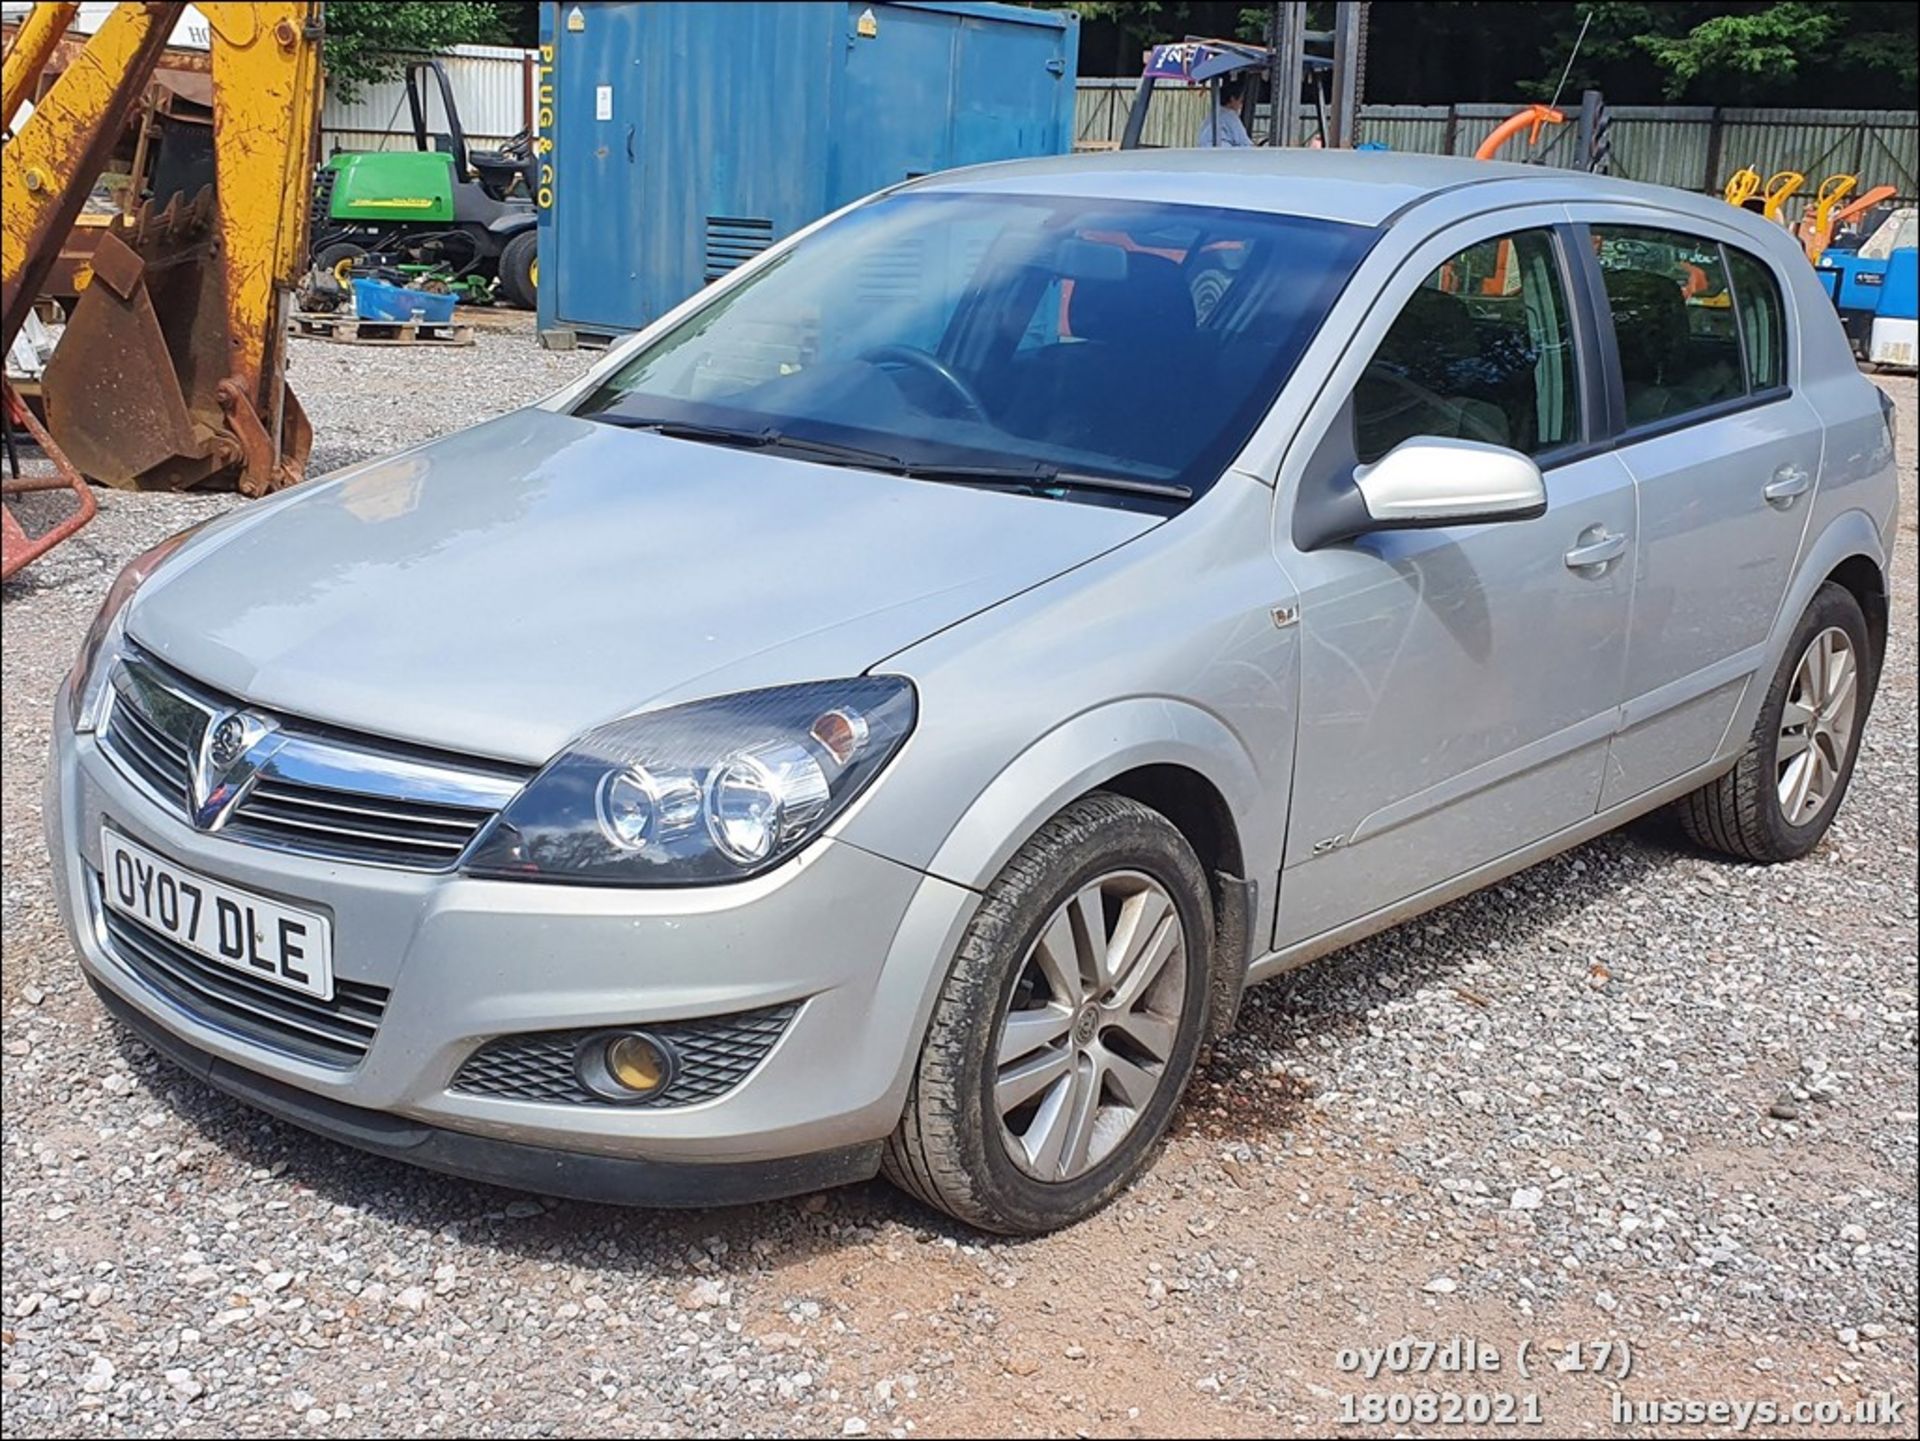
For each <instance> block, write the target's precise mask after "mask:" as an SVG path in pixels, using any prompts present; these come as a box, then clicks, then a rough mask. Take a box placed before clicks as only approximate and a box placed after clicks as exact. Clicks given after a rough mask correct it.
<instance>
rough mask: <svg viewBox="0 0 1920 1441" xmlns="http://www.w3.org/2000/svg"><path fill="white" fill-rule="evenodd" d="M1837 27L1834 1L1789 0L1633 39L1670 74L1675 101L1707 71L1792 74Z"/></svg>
mask: <svg viewBox="0 0 1920 1441" xmlns="http://www.w3.org/2000/svg"><path fill="white" fill-rule="evenodd" d="M1839 28H1840V16H1839V15H1838V14H1837V13H1836V12H1835V10H1834V9H1833V7H1832V6H1827V5H1811V4H1805V3H1801V0H1787V3H1785V4H1780V5H1770V6H1768V7H1767V8H1766V9H1765V10H1757V11H1754V12H1753V13H1751V14H1747V15H1716V16H1714V17H1713V18H1712V19H1711V20H1703V21H1701V22H1700V23H1699V24H1698V25H1696V26H1694V27H1693V28H1692V29H1691V30H1689V31H1687V33H1686V34H1684V35H1681V36H1677V37H1674V38H1668V37H1667V36H1664V35H1636V36H1634V43H1635V44H1636V45H1638V46H1639V47H1640V48H1641V49H1642V50H1645V51H1646V52H1647V53H1648V54H1649V55H1651V56H1653V58H1654V61H1655V63H1656V64H1658V65H1659V67H1660V69H1661V70H1662V71H1663V72H1664V73H1665V75H1666V83H1665V90H1666V93H1667V98H1668V99H1670V100H1677V99H1679V98H1680V97H1681V96H1682V95H1684V94H1686V93H1687V88H1688V87H1689V86H1691V85H1692V84H1693V83H1694V82H1695V81H1696V80H1699V79H1701V78H1702V77H1703V76H1718V75H1720V74H1723V73H1726V72H1732V73H1734V74H1739V75H1766V74H1769V73H1772V74H1777V75H1781V76H1788V75H1792V74H1793V73H1794V72H1795V71H1796V70H1797V69H1799V67H1800V62H1801V60H1802V59H1804V58H1806V57H1809V56H1811V55H1815V54H1818V53H1819V52H1820V51H1821V50H1822V49H1823V48H1824V46H1825V45H1826V42H1827V41H1829V40H1831V39H1832V38H1833V34H1834V32H1835V31H1836V30H1838V29H1839Z"/></svg>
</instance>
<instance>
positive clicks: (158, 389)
mask: <svg viewBox="0 0 1920 1441" xmlns="http://www.w3.org/2000/svg"><path fill="white" fill-rule="evenodd" d="M217 220H218V217H217V214H216V211H215V205H214V198H213V192H212V189H211V188H210V187H209V188H205V189H202V190H201V191H200V193H199V194H198V195H196V196H195V197H194V198H193V199H192V200H191V201H186V200H184V199H183V198H182V197H181V196H179V195H175V196H174V197H172V199H171V200H169V201H168V203H167V204H166V206H165V207H164V208H161V209H159V210H155V209H154V208H153V206H152V205H151V204H149V205H143V206H142V207H141V208H140V209H139V210H138V211H137V212H136V213H135V214H134V215H133V216H132V217H131V219H130V220H127V221H122V222H116V223H115V225H114V226H113V228H112V229H110V230H109V231H108V232H107V233H106V234H104V235H102V236H101V237H100V242H99V245H98V247H97V248H96V249H95V251H94V254H93V262H92V277H91V280H90V282H89V283H88V284H87V286H86V287H85V288H84V289H83V290H82V291H81V293H80V299H79V301H78V303H77V304H76V305H75V307H74V311H73V315H72V318H71V319H70V320H69V321H68V322H67V328H66V333H65V334H64V335H63V336H62V337H61V339H60V344H59V346H58V348H57V349H56V350H55V351H54V353H53V358H52V359H51V360H49V361H48V362H47V371H46V377H45V381H44V383H43V386H42V394H43V396H44V398H45V404H46V412H47V428H48V429H49V430H50V431H51V432H52V434H53V438H54V439H55V440H56V441H57V442H58V443H59V444H60V446H61V447H62V448H63V449H64V450H65V451H66V453H67V455H68V456H69V457H70V458H71V460H72V461H73V463H74V465H76V466H77V467H78V468H79V469H80V470H81V471H82V472H83V473H85V474H86V475H89V476H91V477H93V478H94V479H95V480H99V481H104V482H105V483H106V484H108V485H113V486H118V487H120V488H122V489H126V490H185V489H188V488H190V487H193V486H198V485H203V484H206V483H207V482H209V481H212V480H215V479H225V478H227V477H228V476H231V477H232V478H233V481H234V483H235V484H237V486H238V488H239V490H240V491H241V492H242V493H243V494H246V495H264V494H266V493H267V492H268V491H272V490H278V489H280V488H281V487H282V486H287V485H292V484H294V483H295V482H297V481H298V480H299V479H300V478H301V476H302V475H303V474H304V473H305V469H306V462H307V456H308V453H309V452H310V451H311V450H312V449H313V427H312V425H311V424H309V422H308V420H307V417H306V413H305V412H304V411H303V410H302V409H301V407H300V403H299V401H298V400H296V399H295V398H294V395H293V392H292V391H291V390H290V389H289V388H288V387H287V386H286V384H285V382H284V381H282V380H281V379H280V378H279V367H278V366H277V365H275V366H270V367H268V368H267V371H266V374H267V375H268V376H270V377H271V379H270V380H269V381H268V382H267V387H268V389H269V390H270V392H272V393H271V394H270V395H269V396H268V397H266V400H267V404H265V405H260V406H256V398H255V397H254V396H252V395H250V394H248V393H247V388H246V386H245V384H244V382H242V381H241V380H240V379H239V378H238V377H237V376H235V375H234V373H233V357H231V356H230V355H229V353H228V348H229V345H230V343H231V342H230V338H229V337H230V332H229V326H228V305H227V297H226V294H225V285H226V267H225V265H223V264H222V263H221V262H222V257H221V255H220V240H219V236H220V231H219V226H218V223H217ZM275 340H276V341H278V343H279V344H282V345H284V344H285V341H284V338H282V337H275ZM263 415H264V417H265V418H264V419H263ZM276 429H277V431H278V436H277V437H276V436H275V435H274V433H273V431H274V430H276Z"/></svg>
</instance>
